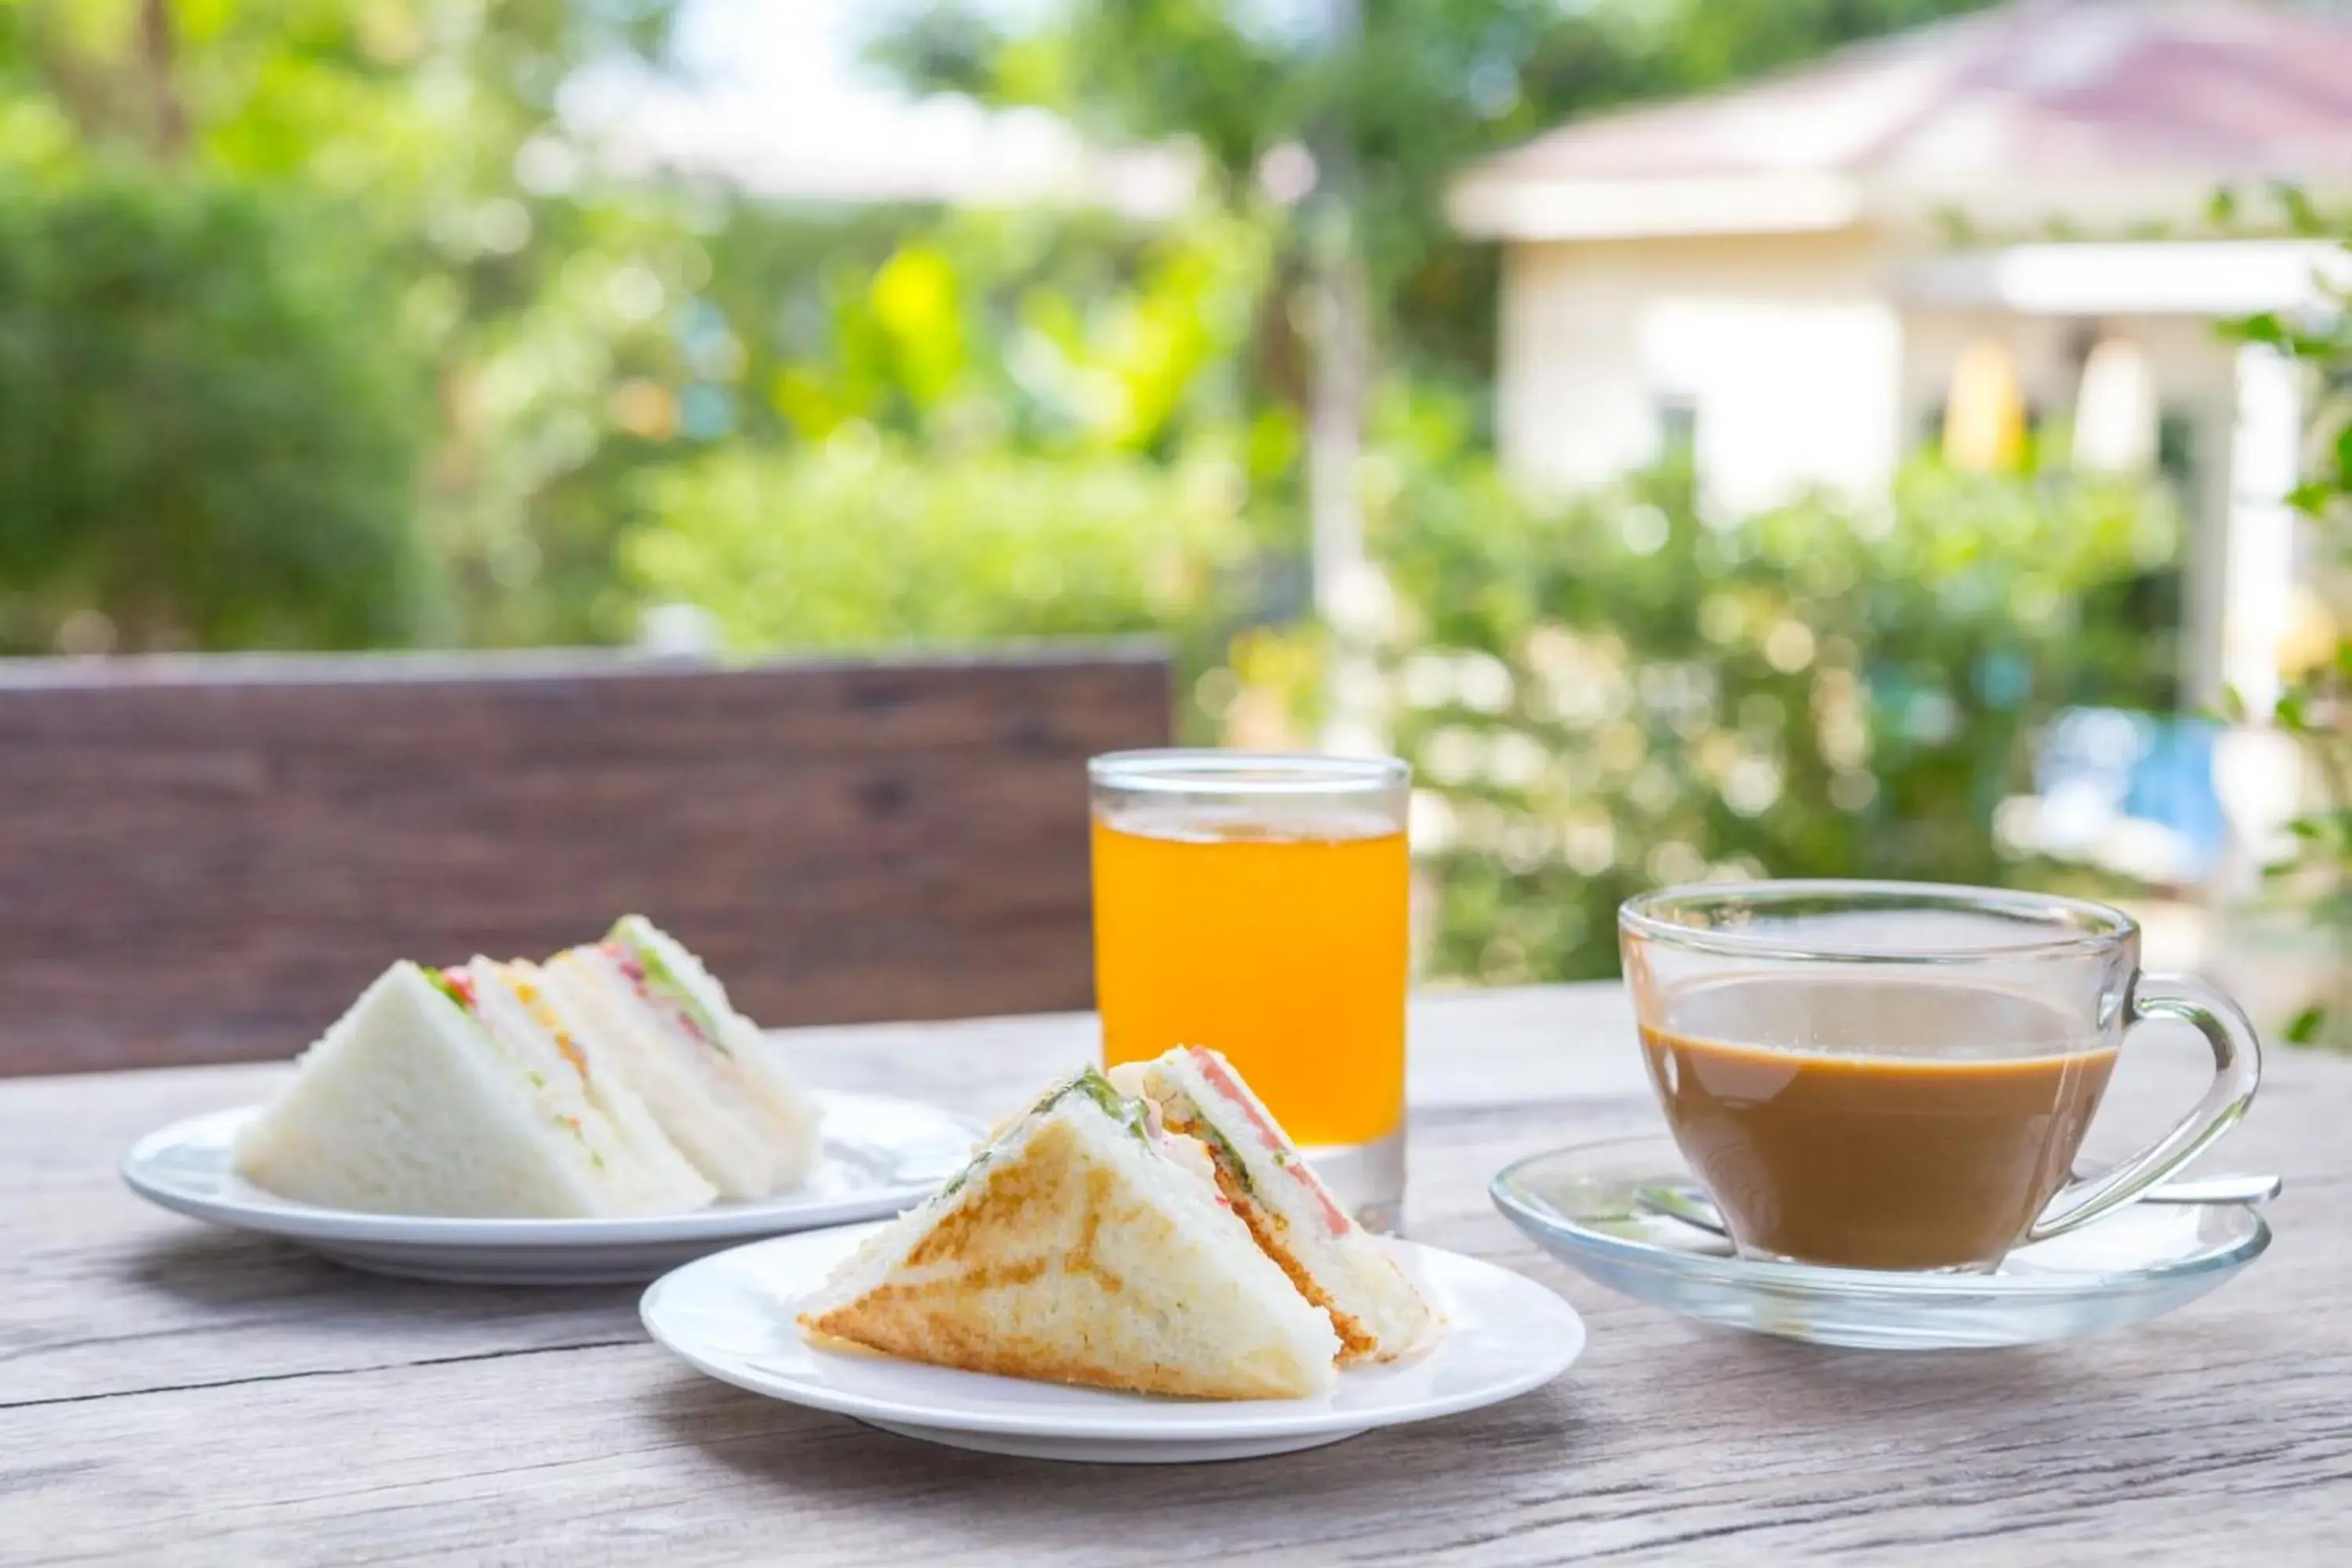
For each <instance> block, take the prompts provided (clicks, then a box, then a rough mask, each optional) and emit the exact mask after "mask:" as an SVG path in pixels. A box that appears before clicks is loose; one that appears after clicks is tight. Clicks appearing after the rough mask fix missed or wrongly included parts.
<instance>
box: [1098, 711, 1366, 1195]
mask: <svg viewBox="0 0 2352 1568" xmlns="http://www.w3.org/2000/svg"><path fill="white" fill-rule="evenodd" d="M1087 772H1088V774H1089V778H1090V781H1091V784H1092V791H1093V803H1094V828H1093V833H1094V898H1095V911H1094V912H1095V993H1096V998H1097V1005H1099V1006H1100V1007H1101V1009H1102V1029H1103V1056H1104V1058H1105V1061H1106V1063H1107V1065H1109V1066H1114V1067H1115V1066H1117V1065H1118V1064H1119V1063H1121V1062H1129V1061H1142V1060H1148V1059H1149V1058H1152V1057H1156V1056H1158V1055H1160V1052H1162V1051H1165V1050H1167V1049H1168V1048H1169V1047H1171V1046H1180V1045H1181V1046H1213V1047H1216V1048H1217V1049H1218V1050H1220V1051H1223V1053H1224V1054H1225V1056H1226V1057H1227V1058H1229V1059H1230V1060H1231V1061H1232V1062H1233V1064H1234V1067H1235V1068H1238V1069H1239V1070H1240V1072H1241V1074H1242V1076H1243V1077H1244V1079H1247V1080H1248V1081H1249V1085H1250V1087H1251V1088H1252V1089H1255V1090H1256V1091H1257V1094H1258V1098H1259V1099H1261V1100H1265V1104H1266V1109H1268V1110H1271V1111H1273V1112H1274V1115H1275V1119H1276V1121H1280V1122H1281V1123H1282V1125H1283V1127H1284V1128H1285V1129H1286V1131H1288V1132H1289V1133H1290V1135H1291V1137H1292V1138H1293V1139H1294V1140H1295V1141H1296V1142H1297V1143H1298V1144H1299V1145H1300V1147H1301V1148H1302V1149H1303V1150H1304V1152H1306V1153H1307V1157H1308V1158H1309V1159H1310V1160H1311V1161H1313V1162H1314V1164H1315V1168H1316V1171H1317V1173H1318V1174H1320V1175H1321V1176H1322V1177H1323V1179H1324V1181H1325V1183H1326V1184H1328V1185H1329V1186H1330V1187H1331V1189H1332V1191H1333V1192H1334V1193H1335V1194H1337V1195H1338V1196H1339V1200H1340V1201H1341V1202H1342V1203H1344V1204H1346V1205H1349V1207H1350V1208H1351V1209H1353V1210H1354V1211H1355V1212H1356V1214H1357V1215H1358V1216H1359V1217H1360V1218H1361V1219H1362V1220H1363V1222H1364V1223H1365V1224H1366V1225H1368V1226H1372V1227H1373V1228H1375V1229H1380V1230H1391V1231H1392V1230H1394V1229H1395V1228H1396V1227H1397V1224H1398V1221H1399V1220H1400V1218H1401V1217H1402V1205H1403V1198H1404V999H1405V958H1406V946H1407V931H1406V920H1405V904H1406V889H1407V886H1408V883H1409V881H1410V870H1409V862H1408V859H1407V857H1406V853H1405V808H1406V803H1407V800H1408V797H1409V795H1410V784H1411V779H1412V775H1411V773H1410V771H1409V770H1408V769H1407V767H1406V765H1405V764H1404V763H1402V762H1399V761H1398V760H1396V759H1395V758H1393V757H1389V758H1380V759H1356V758H1348V757H1317V756H1285V755H1272V754H1265V753H1256V752H1213V751H1160V752H1112V753H1110V754H1109V755H1108V756H1101V757H1097V758H1095V759H1094V761H1093V762H1092V763H1089V764H1088V768H1087Z"/></svg>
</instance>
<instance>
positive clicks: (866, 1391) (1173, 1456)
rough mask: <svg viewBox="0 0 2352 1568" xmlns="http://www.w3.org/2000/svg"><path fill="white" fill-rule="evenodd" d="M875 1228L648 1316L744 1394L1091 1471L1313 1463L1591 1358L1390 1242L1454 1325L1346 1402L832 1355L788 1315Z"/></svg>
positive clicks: (1547, 1319)
mask: <svg viewBox="0 0 2352 1568" xmlns="http://www.w3.org/2000/svg"><path fill="white" fill-rule="evenodd" d="M875 1229H877V1226H870V1225H868V1226H846V1227H845V1228H843V1229H839V1230H827V1231H817V1232H814V1233H811V1234H809V1235H805V1236H787V1237H779V1238H778V1239H776V1240H773V1241H762V1242H759V1243H756V1244H754V1245H752V1246H750V1247H736V1248H734V1249H733V1250H731V1251H728V1252H721V1253H717V1254H715V1255H713V1256H711V1257H709V1258H699V1259H698V1260H696V1261H695V1262H692V1263H689V1264H688V1265H686V1266H685V1267H684V1268H680V1269H678V1270H677V1272H675V1273H673V1274H669V1275H667V1276H665V1277H663V1278H662V1279H658V1280H656V1282H655V1283H654V1286H653V1288H652V1289H649V1290H647V1291H646V1297H645V1301H644V1303H643V1304H642V1306H641V1307H640V1309H639V1310H640V1312H641V1313H642V1315H643V1316H644V1318H645V1321H646V1328H647V1329H648V1330H650V1331H652V1333H653V1336H654V1338H655V1339H656V1340H659V1341H660V1342H662V1343H663V1344H664V1345H667V1347H668V1348H669V1349H670V1350H672V1351H674V1352H677V1354H678V1355H680V1356H683V1357H684V1358H685V1359H686V1360H687V1361H688V1362H689V1363H692V1364H693V1365H694V1366H696V1367H697V1368H698V1369H700V1370H701V1371H703V1372H706V1373H709V1374H710V1375H711V1376H713V1377H715V1378H718V1379H719V1380H720V1381H722V1382H725V1383H731V1384H735V1385H736V1386H737V1387H738V1388H748V1389H750V1390H751V1391H752V1392H753V1393H755V1394H768V1395H770V1396H772V1397H773V1398H776V1399H781V1400H783V1401H785V1402H786V1403H787V1404H792V1405H806V1406H808V1407H809V1408H811V1409H814V1410H829V1411H834V1412H835V1413H837V1414H839V1415H852V1416H856V1418H857V1419H858V1420H860V1421H863V1422H866V1424H867V1425H869V1426H879V1427H880V1428H882V1429H883V1430H884V1431H886V1432H896V1433H898V1434H899V1435H900V1436H908V1437H918V1438H921V1439H923V1440H924V1441H926V1442H932V1443H944V1444H947V1445H948V1446H950V1447H957V1448H975V1449H978V1450H980V1451H981V1452H982V1453H989V1454H1016V1455H1020V1456H1022V1457H1024V1458H1038V1459H1082V1460H1088V1461H1091V1462H1094V1463H1097V1464H1181V1463H1188V1462H1192V1461H1195V1460H1201V1459H1241V1458H1255V1457H1257V1456H1260V1455H1265V1454H1286V1453H1289V1452H1291V1451H1293V1450H1295V1449H1298V1448H1313V1447H1321V1446H1322V1445H1323V1444H1326V1443H1337V1442H1339V1440H1340V1439H1341V1438H1344V1437H1353V1436H1356V1435H1357V1434H1358V1433H1360V1432H1368V1431H1370V1430H1371V1429H1372V1428H1373V1427H1375V1426H1398V1425H1400V1424H1402V1423H1404V1422H1408V1421H1427V1420H1431V1419H1433V1418H1434V1417H1437V1416H1440V1415H1454V1414H1456V1413H1458V1412H1460V1411H1465V1410H1475V1409H1477V1408H1478V1407H1480V1406H1481V1405H1494V1404H1497V1403H1499V1402H1500V1401H1503V1400H1506V1399H1510V1398H1514V1397H1516V1396H1517V1395H1518V1394H1525V1393H1527V1392H1528V1390H1529V1389H1532V1388H1536V1387H1538V1386H1540V1385H1541V1384H1546V1383H1549V1382H1550V1381H1551V1380H1552V1379H1553V1378H1555V1377H1558V1376H1559V1374H1560V1373H1563V1372H1565V1371H1567V1370H1568V1367H1569V1364H1570V1363H1571V1362H1573V1361H1575V1360H1576V1358H1577V1356H1578V1355H1579V1354H1580V1353H1581V1352H1583V1349H1584V1322H1583V1320H1582V1319H1580V1318H1579V1317H1578V1316H1577V1315H1576V1310H1575V1309H1574V1308H1572V1307H1570V1305H1569V1304H1568V1303H1567V1302H1565V1301H1563V1300H1560V1299H1559V1297H1558V1296H1555V1295H1553V1294H1552V1293H1551V1292H1550V1291H1549V1290H1547V1289H1544V1288H1543V1287H1542V1286H1540V1285H1538V1284H1537V1283H1536V1282H1535V1281H1534V1280H1532V1279H1521V1278H1520V1277H1519V1276H1518V1275H1517V1274H1514V1273H1512V1272H1510V1271H1509V1270H1508V1269H1505V1268H1496V1267H1495V1266H1494V1265H1493V1264H1491V1263H1481V1262H1480V1261H1478V1260H1477V1259H1476V1258H1465V1257H1463V1256H1462V1255H1461V1254H1459V1253H1454V1252H1441V1251H1439V1250H1438V1249H1437V1248H1435V1247H1416V1246H1414V1245H1412V1243H1410V1242H1400V1243H1397V1244H1396V1246H1397V1247H1398V1250H1399V1256H1400V1258H1401V1260H1402V1262H1404V1263H1405V1265H1406V1266H1407V1267H1408V1268H1412V1269H1413V1270H1414V1272H1415V1274H1416V1276H1417V1277H1418V1278H1419V1279H1421V1280H1422V1282H1423V1286H1424V1288H1425V1289H1428V1290H1429V1291H1430V1292H1431V1294H1432V1295H1433V1297H1434V1298H1435V1299H1436V1300H1437V1302H1438V1304H1439V1306H1440V1307H1441V1308H1443V1309H1444V1313H1445V1318H1446V1332H1445V1334H1444V1337H1443V1338H1441V1339H1440V1340H1439V1341H1438V1342H1437V1343H1436V1345H1435V1346H1433V1348H1432V1349H1430V1350H1428V1351H1427V1352H1423V1353H1422V1354H1421V1355H1419V1356H1416V1357H1414V1358H1412V1359H1411V1360H1409V1361H1406V1362H1402V1363H1398V1364H1396V1365H1392V1366H1383V1367H1369V1368H1364V1369H1361V1370H1350V1371H1348V1372H1343V1373H1340V1374H1339V1389H1338V1390H1337V1391H1336V1392H1334V1393H1332V1394H1328V1395H1325V1396H1323V1397H1321V1398H1317V1399H1280V1400H1275V1399H1266V1400H1182V1399H1160V1398H1154V1397H1151V1396H1150V1395H1146V1394H1113V1393H1108V1392H1107V1391H1105V1390H1102V1389H1095V1388H1066V1387H1064V1386H1062V1385H1061V1384H1052V1383H1029V1382H1025V1381H1024V1380H1022V1379H1019V1378H1011V1377H992V1376H989V1375H986V1374H984V1373H971V1372H953V1371H950V1370H949V1369H947V1368H945V1367H936V1366H925V1365H923V1364H921V1363H916V1362H904V1361H895V1360H891V1359H889V1358H887V1357H884V1356H877V1355H868V1354H864V1353H861V1352H850V1351H837V1350H829V1349H821V1348H819V1347H818V1346H817V1345H815V1344H814V1343H812V1342H810V1341H809V1339H808V1337H807V1336H806V1335H804V1334H803V1332H802V1331H801V1330H800V1328H799V1326H798V1325H797V1324H795V1323H794V1322H793V1314H794V1313H795V1312H796V1311H797V1310H798V1308H799V1304H800V1302H801V1300H803V1298H804V1297H806V1296H807V1295H808V1294H809V1293H810V1292H811V1291H813V1290H814V1289H816V1288H817V1286H818V1285H820V1284H822V1283H823V1282H824V1277H825V1275H826V1274H827V1273H828V1272H830V1271H831V1269H832V1268H833V1266H834V1265H835V1263H837V1262H838V1261H840V1260H841V1258H844V1257H845V1256H847V1255H848V1253H849V1252H850V1251H851V1250H852V1249H854V1248H855V1247H856V1246H857V1244H858V1243H859V1242H861V1241H863V1240H865V1239H866V1237H867V1236H869V1235H871V1234H872V1233H873V1232H874V1231H875Z"/></svg>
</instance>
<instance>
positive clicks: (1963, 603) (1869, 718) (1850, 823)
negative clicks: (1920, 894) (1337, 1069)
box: [1379, 462, 2178, 982]
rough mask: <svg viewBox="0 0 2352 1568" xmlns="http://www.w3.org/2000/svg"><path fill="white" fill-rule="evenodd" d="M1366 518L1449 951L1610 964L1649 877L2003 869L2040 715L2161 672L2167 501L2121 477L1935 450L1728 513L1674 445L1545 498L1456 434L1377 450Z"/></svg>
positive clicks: (2155, 686) (1964, 875)
mask: <svg viewBox="0 0 2352 1568" xmlns="http://www.w3.org/2000/svg"><path fill="white" fill-rule="evenodd" d="M1379 528H1380V537H1381V554H1382V556H1383V558H1384V559H1385V560H1386V561H1387V563H1389V566H1390V570H1391V576H1392V580H1393V583H1394V585H1395V589H1396V593H1397V598H1398V601H1399V602H1398V606H1397V610H1396V614H1395V616H1394V620H1393V625H1392V626H1391V636H1390V638H1389V641H1390V658H1389V668H1390V672H1391V679H1390V685H1391V705H1392V710H1393V722H1394V726H1395V732H1396V734H1397V737H1398V743H1399V746H1400V749H1401V751H1402V752H1403V754H1405V755H1406V756H1408V757H1409V758H1411V759H1412V761H1413V763H1414V764H1415V768H1416V773H1417V776H1418V778H1419V780H1420V781H1421V783H1422V784H1423V791H1424V795H1425V796H1426V798H1425V799H1424V801H1423V803H1422V805H1421V807H1420V809H1421V811H1422V814H1423V820H1422V822H1421V824H1420V826H1421V828H1422V829H1423V834H1424V837H1425V839H1426V841H1427V842H1428V844H1429V845H1430V846H1431V847H1432V851H1433V852H1432V854H1431V855H1430V856H1429V858H1428V861H1427V864H1428V867H1429V869H1430V871H1431V873H1432V875H1433V879H1434V881H1435V886H1436V891H1437V893H1438V898H1439V913H1438V917H1437V920H1436V922H1435V929H1434V931H1433V942H1432V948H1431V962H1432V964H1433V968H1434V969H1435V970H1436V972H1437V973H1441V974H1449V975H1454V976H1460V977H1467V978H1475V979H1478V980H1482V981H1488V982H1513V981H1523V980H1570V979H1589V978H1593V977H1597V976H1603V975H1609V974H1613V973H1616V967H1617V949H1616V941H1615V936H1614V931H1615V926H1614V911H1615V910H1616V907H1617V905H1618V903H1619V902H1620V901H1621V900H1623V899H1624V898H1626V897H1627V896H1629V895H1631V894H1633V893H1634V892H1637V891H1640V890H1642V889H1646V888H1650V887H1654V886H1657V885H1659V884H1661V883H1667V882H1677V881H1690V880H1697V879H1703V878H1706V877H1711V876H1745V877H1756V876H1775V877H1805V876H1812V877H1829V876H1871V877H1889V878H1904V879H1917V880H1926V881H1954V882H1975V883H1988V882H1995V883H1997V882H2013V881H2016V880H2018V879H2020V876H2021V874H2023V873H2025V872H2027V871H2028V870H2029V869H2030V868H2023V867H2020V866H2018V865H2015V864H2012V863H2011V862H2009V861H2006V860H2005V859H2003V858H2002V857H2001V856H2000V854H1999V852H1998V851H1997V850H1996V847H1995V839H1994V835H1993V831H1992V821H1993V814H1994V809H1995V807H1996V806H1997V805H1999V803H2000V800H2001V798H2002V797H2003V796H2004V795H2009V794H2011V793H2012V792H2014V791H2018V790H2021V789H2023V788H2025V787H2026V786H2027V784H2028V780H2027V778H2026V773H2025V770H2026V766H2027V763H2028V760H2029V759H2028V747H2027V744H2026V742H2028V741H2029V740H2030V738H2031V736H2032V733H2033V731H2035V729H2036V728H2037V727H2038V725H2039V724H2040V723H2041V722H2042V721H2044V720H2045V719H2046V718H2047V717H2048V715H2049V714H2050V713H2051V712H2052V711H2053V709H2055V708H2056V707H2058V706H2061V705H2063V704H2065V703H2069V702H2078V701H2097V702H2104V703H2119V704H2124V705H2127V706H2137V707H2162V706H2165V705H2168V703H2169V702H2170V701H2171V700H2173V696H2174V692H2173V680H2174V674H2175V669H2176V668H2177V658H2178V652H2177V648H2176V646H2175V644H2174V641H2173V638H2172V637H2171V636H2170V635H2169V634H2168V630H2167V626H2168V623H2167V622H2165V621H2163V620H2161V619H2151V618H2149V617H2148V616H2146V615H2145V614H2144V613H2142V610H2141V609H2139V608H2136V607H2135V606H2136V605H2142V604H2143V602H2144V601H2145V600H2146V599H2147V596H2148V595H2149V594H2150V592H2151V588H2152V587H2155V586H2157V585H2158V584H2161V583H2162V581H2163V569H2164V568H2165V566H2166V565H2167V563H2169V561H2170V560H2171V559H2172V557H2173V554H2174V552H2175V550H2176V548H2177V545H2178V522H2177V520H2176V519H2175V517H2174V515H2173V513H2172V511H2171V510H2170V509H2169V508H2168V506H2166V505H2164V504H2162V503H2161V502H2160V501H2158V500H2156V499H2155V498H2153V497H2151V496H2149V495H2147V494H2144V493H2142V492H2141V491H2140V490H2138V489H2137V488H2136V487H2133V486H2130V485H2126V484H2121V483H2116V482H2112V481H2097V480H2088V479H2072V478H2067V477H2063V476H2057V475H2053V476H2048V477H2044V478H2028V479H1990V478H1985V477H1981V476H1966V475H1958V474H1953V473H1950V472H1948V471H1944V470H1940V469H1938V468H1934V467H1932V466H1927V465H1923V466H1920V467H1918V468H1916V469H1915V470H1914V471H1912V472H1910V473H1909V474H1907V475H1906V476H1905V478H1904V479H1903V481H1902V483H1901V485H1900V487H1899V489H1898V491H1897V494H1896V495H1895V499H1894V502H1893V504H1892V505H1891V507H1888V508H1885V509H1883V510H1851V509H1845V508H1841V507H1837V506H1832V505H1830V504H1828V503H1825V502H1809V503H1806V504H1802V505H1795V506H1790V507H1789V508H1786V509H1784V510H1778V511H1774V512H1770V513H1768V514H1765V515H1763V516H1759V517H1755V518H1748V519H1726V518H1721V517H1717V516H1713V515H1711V514H1709V513H1707V512H1706V510H1704V509H1702V508H1700V507H1698V506H1696V505H1695V504H1694V501H1693V496H1692V487H1691V485H1690V484H1689V482H1688V478H1687V475H1684V474H1677V473H1673V472H1666V473H1661V474H1657V475H1654V476H1652V477H1651V478H1650V479H1647V480H1645V481H1644V482H1643V483H1642V484H1641V485H1639V486H1636V487H1633V488H1632V489H1627V490H1625V491H1623V492H1621V493H1615V494H1612V495H1608V496H1601V497H1590V498H1584V499H1581V500H1567V501H1561V502H1558V503H1545V502H1540V501H1530V500H1527V499H1525V498H1523V497H1521V496H1519V495H1518V494H1517V492H1515V491H1514V490H1513V489H1511V488H1510V487H1509V486H1507V485H1506V484H1504V483H1503V482H1502V481H1501V480H1500V479H1499V478H1498V477H1497V476H1496V475H1495V474H1494V473H1493V472H1492V471H1491V469H1489V468H1486V466H1485V465H1484V464H1483V463H1475V462H1474V463H1471V464H1467V465H1462V464H1455V465H1451V466H1447V467H1444V468H1435V469H1432V470H1430V471H1426V472H1416V471H1412V470H1411V469H1410V468H1406V469H1404V470H1403V471H1400V472H1395V473H1392V474H1391V476H1390V480H1389V483H1388V485H1387V487H1386V490H1385V499H1384V500H1383V501H1382V504H1381V507H1380V510H1379Z"/></svg>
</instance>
